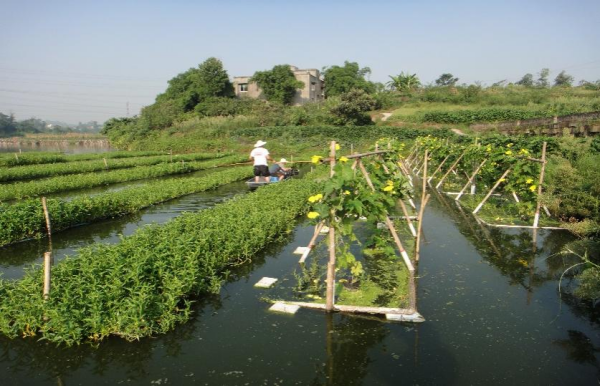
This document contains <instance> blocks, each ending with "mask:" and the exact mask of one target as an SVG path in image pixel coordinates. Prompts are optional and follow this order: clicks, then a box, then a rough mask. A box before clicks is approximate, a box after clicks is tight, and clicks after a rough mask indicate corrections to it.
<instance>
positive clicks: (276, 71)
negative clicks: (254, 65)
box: [250, 64, 304, 105]
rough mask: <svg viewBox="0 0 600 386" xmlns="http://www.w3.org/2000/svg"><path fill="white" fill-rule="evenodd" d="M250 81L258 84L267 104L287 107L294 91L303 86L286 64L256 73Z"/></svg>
mask: <svg viewBox="0 0 600 386" xmlns="http://www.w3.org/2000/svg"><path fill="white" fill-rule="evenodd" d="M250 81H251V82H256V84H258V87H260V88H261V90H262V92H263V94H264V96H265V98H267V100H268V101H269V102H278V103H281V104H284V105H289V104H290V103H291V102H292V99H293V98H294V95H296V90H297V89H299V88H302V87H303V86H304V83H303V82H301V81H299V80H296V77H295V76H294V73H293V72H292V70H291V68H290V66H289V65H287V64H280V65H277V66H275V67H273V69H271V70H268V71H257V72H255V73H254V76H252V78H251V79H250Z"/></svg>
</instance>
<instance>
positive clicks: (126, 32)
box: [0, 0, 600, 123]
mask: <svg viewBox="0 0 600 386" xmlns="http://www.w3.org/2000/svg"><path fill="white" fill-rule="evenodd" d="M0 12H1V14H2V17H1V20H2V23H0V112H1V113H4V114H9V113H13V114H15V116H16V118H17V119H18V120H22V119H27V118H31V117H36V118H40V119H44V120H58V121H63V122H67V123H77V122H87V121H92V120H95V121H98V122H104V121H105V120H107V119H109V118H111V117H125V116H134V115H136V114H139V111H140V109H141V108H142V107H143V106H145V105H148V104H151V103H153V101H154V98H155V97H156V95H157V94H159V93H161V92H163V91H164V90H165V89H166V87H167V82H168V80H169V79H171V78H173V77H174V76H176V75H177V74H179V73H181V72H184V71H186V70H188V69H189V68H191V67H196V66H198V64H200V63H202V62H203V61H204V60H206V59H207V58H209V57H217V58H219V59H221V60H222V61H223V64H224V66H225V69H226V70H227V71H228V73H229V76H230V77H233V76H239V75H252V74H254V72H255V71H262V70H267V69H270V68H272V67H273V66H275V65H277V64H290V65H295V66H297V67H299V68H317V69H322V68H323V67H325V66H331V65H343V64H344V61H346V60H347V61H351V62H358V63H359V65H360V66H361V67H365V66H366V67H369V68H371V70H372V73H371V75H370V79H371V80H372V81H377V82H384V83H385V82H387V81H388V80H389V75H397V74H399V73H401V72H403V71H404V72H410V73H416V74H417V76H418V77H419V78H420V79H421V82H422V83H424V84H427V83H430V82H433V81H435V79H437V78H438V77H439V76H440V75H441V74H442V73H452V74H453V75H454V76H455V77H458V78H459V79H460V80H459V83H463V82H464V83H473V82H482V83H483V84H487V85H489V84H492V83H495V82H498V81H501V80H507V81H508V82H514V81H518V80H519V79H520V78H521V77H522V76H523V75H525V74H526V73H531V74H533V75H534V76H535V75H536V74H537V73H539V71H540V70H541V69H542V68H549V69H550V71H551V72H550V78H551V79H554V77H555V76H556V75H557V74H558V73H559V72H560V71H562V70H565V71H566V72H567V73H568V74H570V75H573V76H574V77H575V80H576V83H577V82H579V81H580V80H582V79H585V80H588V81H596V80H599V79H600V0H569V1H565V0H543V1H542V0H519V1H515V0H495V1H489V0H453V1H442V0H396V1H392V0H370V1H356V0H344V1H342V0H329V1H328V0H320V1H315V0H304V1H289V0H288V1H284V0H279V1H276V0H260V1H256V0H245V1H242V0H219V1H201V0H196V1H191V0H187V1H184V0H170V1H152V0H146V1H141V0H140V1H127V0H121V1H113V0H103V1H86V0H78V1H60V0H56V1H47V0H39V1H29V0H18V1H12V0H0Z"/></svg>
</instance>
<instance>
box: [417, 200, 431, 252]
mask: <svg viewBox="0 0 600 386" xmlns="http://www.w3.org/2000/svg"><path fill="white" fill-rule="evenodd" d="M430 197H431V195H430V194H428V195H427V196H425V198H424V199H423V201H422V202H421V208H419V220H418V223H417V224H418V225H417V241H416V242H415V260H416V261H419V253H420V251H421V233H422V232H423V213H425V206H426V205H427V202H428V201H429V198H430Z"/></svg>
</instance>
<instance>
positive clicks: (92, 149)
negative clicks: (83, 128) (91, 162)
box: [0, 137, 114, 154]
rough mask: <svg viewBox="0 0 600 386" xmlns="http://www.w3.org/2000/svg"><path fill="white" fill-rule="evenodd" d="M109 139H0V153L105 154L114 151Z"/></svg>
mask: <svg viewBox="0 0 600 386" xmlns="http://www.w3.org/2000/svg"><path fill="white" fill-rule="evenodd" d="M113 150H114V149H113V148H111V147H110V144H109V142H108V139H85V138H83V139H78V138H67V139H39V140H38V139H35V138H25V137H23V138H18V137H17V138H3V139H2V138H0V153H20V152H30V151H44V152H46V151H48V152H61V153H66V154H83V153H104V152H108V151H113Z"/></svg>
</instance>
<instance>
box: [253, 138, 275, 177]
mask: <svg viewBox="0 0 600 386" xmlns="http://www.w3.org/2000/svg"><path fill="white" fill-rule="evenodd" d="M266 144H267V143H266V142H265V141H261V140H259V141H257V142H256V143H255V144H254V149H253V150H252V152H250V159H251V160H253V161H254V182H259V181H260V177H263V178H264V181H265V182H269V176H270V174H269V160H271V156H270V155H269V151H268V150H267V149H265V148H264V147H263V146H264V145H266Z"/></svg>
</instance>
